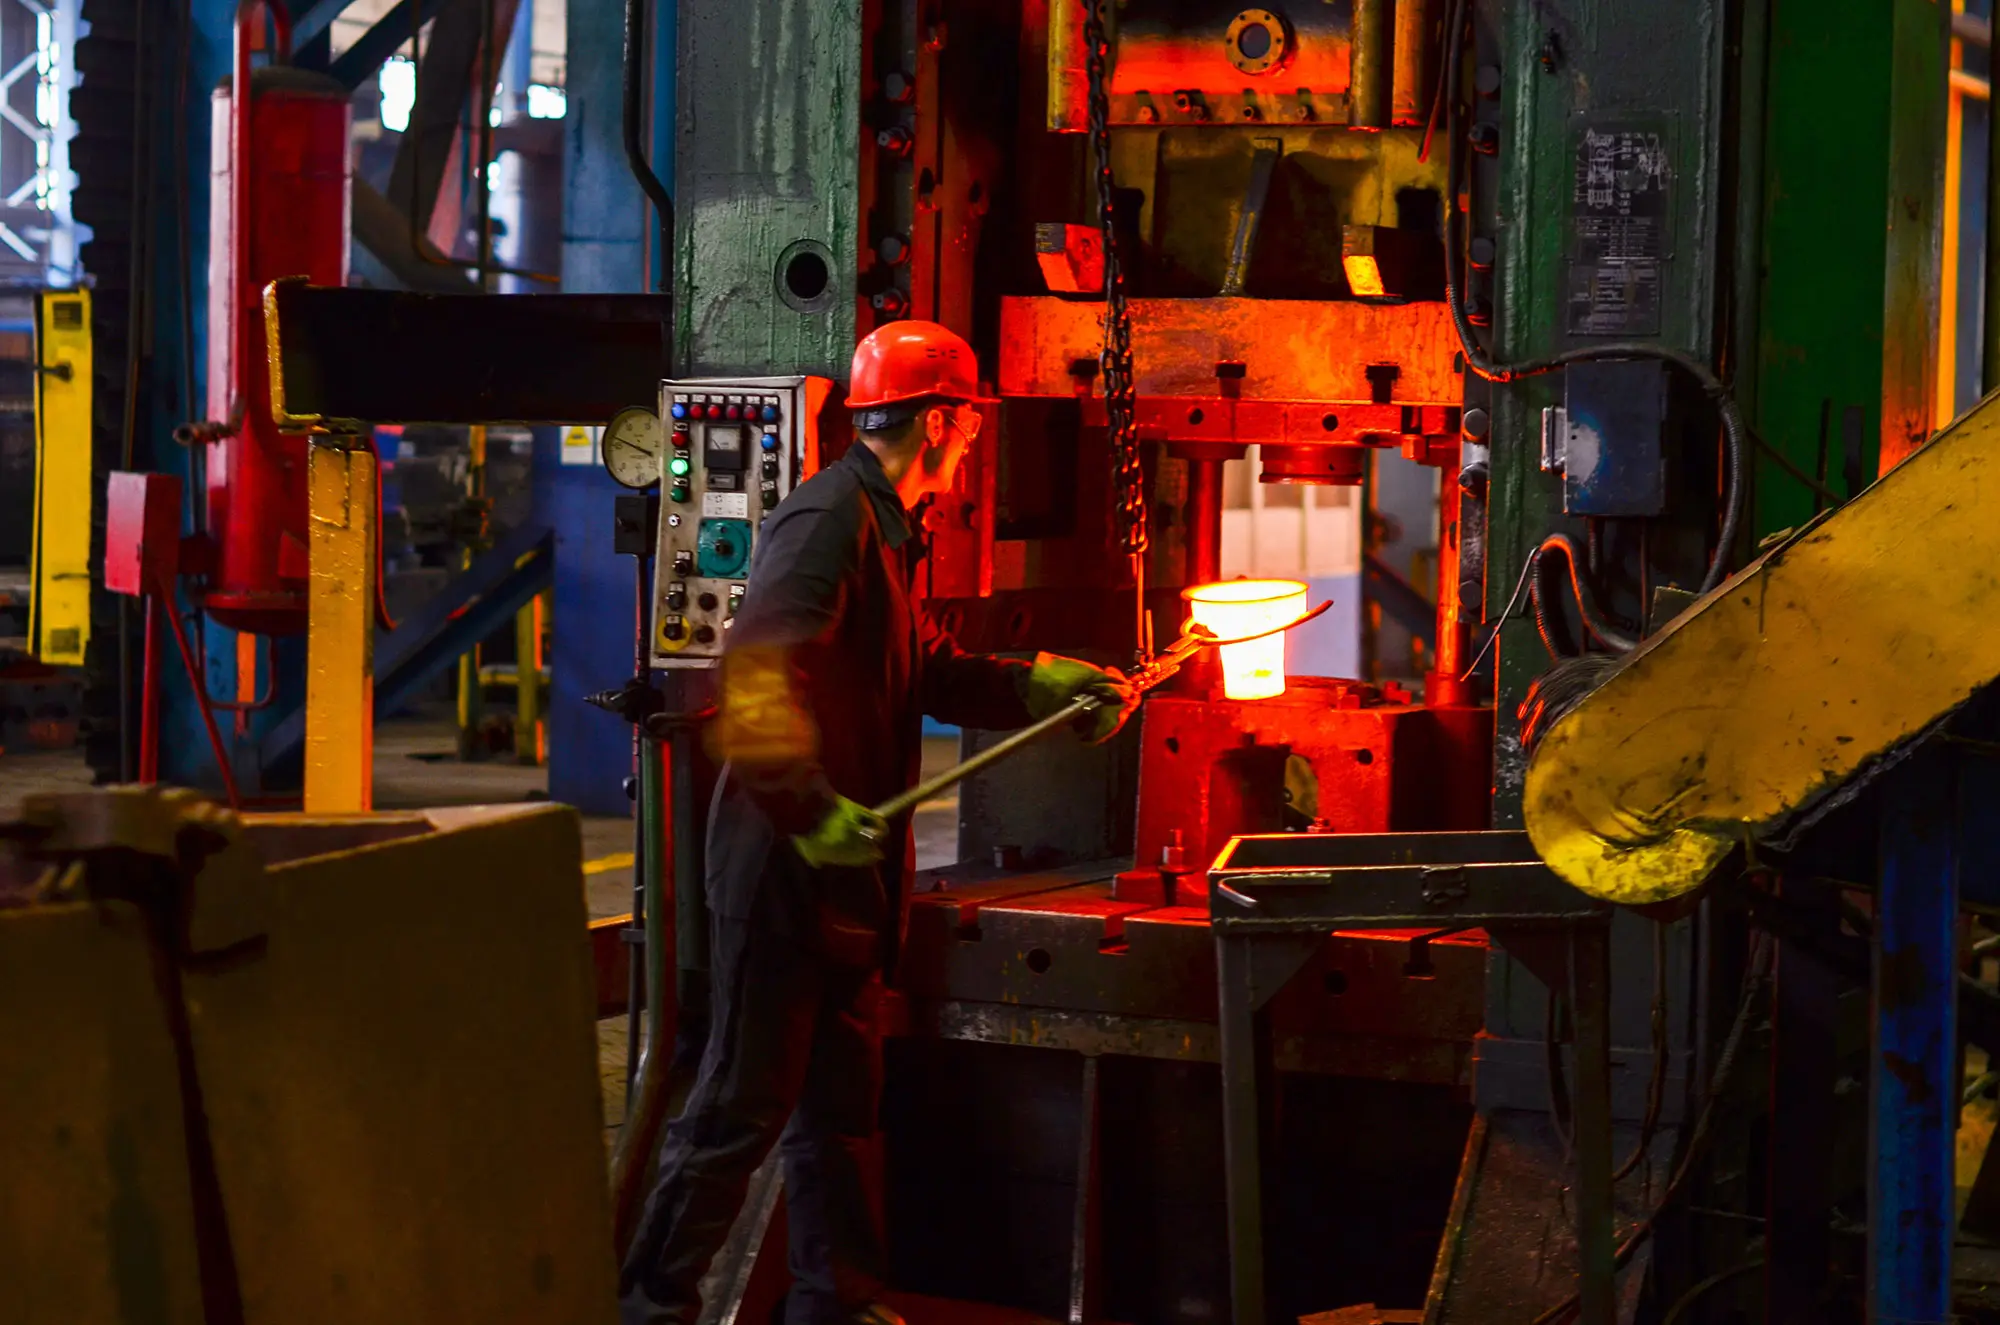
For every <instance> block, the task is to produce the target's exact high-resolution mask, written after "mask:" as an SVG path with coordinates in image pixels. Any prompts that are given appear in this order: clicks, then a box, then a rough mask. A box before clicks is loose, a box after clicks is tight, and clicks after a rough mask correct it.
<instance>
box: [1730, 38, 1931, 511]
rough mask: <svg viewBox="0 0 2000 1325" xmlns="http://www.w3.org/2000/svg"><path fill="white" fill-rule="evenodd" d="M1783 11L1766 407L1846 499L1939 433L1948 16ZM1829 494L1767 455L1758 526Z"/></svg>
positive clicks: (1759, 390)
mask: <svg viewBox="0 0 2000 1325" xmlns="http://www.w3.org/2000/svg"><path fill="white" fill-rule="evenodd" d="M1770 12H1771V20H1770V47H1769V61H1770V63H1769V67H1768V95H1767V98H1766V102H1765V139H1764V166H1765V176H1764V183H1763V190H1764V207H1763V238H1762V244H1761V253H1762V263H1763V280H1762V289H1761V298H1760V300H1759V303H1760V308H1759V314H1758V321H1759V336H1758V341H1757V353H1756V359H1755V365H1754V366H1755V377H1756V409H1755V411H1754V414H1753V417H1754V419H1755V426H1756V427H1757V429H1758V431H1759V433H1760V434H1761V435H1762V436H1763V437H1764V438H1765V440H1767V441H1768V442H1769V443H1770V444H1771V445H1772V446H1773V447H1775V448H1776V449H1778V450H1780V451H1782V452H1783V453H1784V454H1785V455H1786V456H1787V457H1789V458H1790V459H1791V460H1792V462H1793V463H1794V464H1796V465H1798V466H1799V467H1800V468H1801V469H1804V470H1805V471H1806V472H1808V473H1811V474H1814V475H1816V476H1819V475H1823V476H1824V479H1825V482H1826V484H1827V486H1828V487H1830V488H1832V489H1833V490H1834V491H1835V492H1837V493H1841V494H1843V495H1851V494H1852V493H1853V492H1854V491H1856V490H1858V487H1859V486H1862V485H1865V484H1866V483H1868V482H1869V481H1871V480H1873V478H1874V477H1875V474H1876V472H1877V468H1878V465H1879V463H1880V459H1881V458H1882V457H1883V456H1884V455H1885V454H1887V455H1889V456H1891V457H1899V456H1900V455H1902V454H1906V453H1907V451H1908V450H1909V449H1911V448H1912V447H1913V446H1914V445H1915V444H1916V443H1917V442H1920V441H1921V440H1922V438H1923V437H1924V436H1926V435H1928V432H1929V428H1930V413H1931V401H1932V398H1933V396H1934V394H1935V390H1934V384H1935V382H1936V365H1935V357H1936V348H1937V316H1938V314H1937V279H1938V270H1939V253H1938V246H1939V242H1940V241H1939V216H1938V207H1939V204H1940V201H1941V198H1942V193H1943V188H1942V179H1943V172H1944V157H1943V145H1944V118H1945V98H1946V80H1945V59H1946V49H1947V48H1946V45H1945V40H1946V36H1945V34H1946V32H1947V31H1948V24H1949V21H1950V11H1949V7H1948V6H1944V5H1940V4H1938V3H1936V0H1894V2H1893V3H1892V4H1888V5H1884V4H1882V3H1881V0H1772V3H1771V11H1770ZM1885 420H1886V423H1885ZM1820 504H1821V503H1820V502H1819V501H1818V500H1817V499H1816V497H1815V494H1814V493H1812V492H1811V491H1810V490H1808V489H1807V488H1805V487H1804V486H1803V485H1801V484H1800V483H1798V482H1797V481H1796V480H1794V479H1792V478H1791V477H1789V476H1787V475H1786V474H1784V473H1783V471H1782V470H1780V469H1778V468H1777V467H1776V466H1775V465H1773V464H1771V463H1770V462H1769V461H1768V460H1765V461H1763V462H1761V463H1760V464H1759V466H1758V469H1757V488H1756V505H1755V508H1754V514H1755V520H1754V524H1753V528H1754V530H1755V532H1756V533H1757V534H1758V535H1759V536H1762V535H1764V534H1768V533H1772V532H1775V531H1777V530H1781V529H1787V528H1796V527H1798V526H1799V525H1800V524H1803V523H1804V522H1805V521H1806V520H1809V519H1811V518H1812V515H1813V513H1814V511H1815V510H1816V509H1817V507H1818V505H1820Z"/></svg>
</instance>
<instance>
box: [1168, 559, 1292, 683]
mask: <svg viewBox="0 0 2000 1325" xmlns="http://www.w3.org/2000/svg"><path fill="white" fill-rule="evenodd" d="M1181 597H1183V598H1185V599H1187V604H1188V619H1189V620H1190V621H1192V622H1194V624H1195V625H1197V626H1203V627H1206V628H1207V629H1208V630H1209V631H1210V632H1211V633H1212V634H1213V635H1214V636H1215V637H1216V638H1217V639H1225V640H1233V639H1242V638H1243V636H1245V635H1257V634H1260V633H1261V632H1263V631H1266V630H1270V631H1275V632H1276V633H1275V634H1271V635H1265V636H1264V637H1263V638H1262V639H1253V640H1244V642H1243V643H1241V644H1225V645H1223V646H1222V647H1221V648H1220V649H1219V650H1218V652H1219V653H1221V655H1222V693H1223V694H1224V695H1225V696H1226V697H1228V698H1230V699H1276V698H1277V697H1278V696H1279V695H1282V694H1284V693H1285V634H1284V631H1283V630H1282V629H1280V627H1283V626H1287V625H1290V624H1291V623H1292V622H1295V621H1297V620H1298V619H1299V618H1300V617H1303V616H1304V615H1305V614H1306V586H1305V585H1303V584H1301V583H1300V582H1299V581H1297V580H1225V581H1223V582H1222V583H1220V584H1197V585H1195V586H1194V587H1193V588H1191V589H1184V590H1182V591H1181Z"/></svg>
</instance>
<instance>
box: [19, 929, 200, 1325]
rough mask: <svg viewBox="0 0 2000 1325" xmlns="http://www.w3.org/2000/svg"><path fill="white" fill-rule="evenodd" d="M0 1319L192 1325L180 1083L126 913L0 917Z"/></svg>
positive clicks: (194, 1293) (151, 976) (196, 1305)
mask: <svg viewBox="0 0 2000 1325" xmlns="http://www.w3.org/2000/svg"><path fill="white" fill-rule="evenodd" d="M0 1045H4V1046H5V1048H4V1049H0V1063H4V1064H5V1067H4V1068H0V1175H4V1176H0V1319H5V1320H6V1321H8V1322H10V1325H132V1323H133V1322H138V1321H145V1322H147V1325H200V1322H201V1321H202V1301H201V1285H200V1278H199V1274H198V1272H197V1269H196V1257H195V1243H194V1214H193V1204H192V1201H191V1198H190V1196H189V1191H188V1176H187V1168H188V1157H187V1141H186V1136H185V1134H184V1133H183V1131H182V1113H181V1095H180V1077H179V1074H178V1071H177V1069H176V1066H175V1061H174V1050H173V1042H172V1040H171V1038H170V1037H169V1034H168V1031H167V1021H166V1014H165V1010H164V1005H163V1004H162V1002H161V1000H160V991H159V987H158V985H157V984H156V983H155V969H154V958H153V952H152V948H151V946H150V944H149V943H148V941H147V938H146V932H145V926H144V924H143V922H142V921H141V919H140V917H139V913H138V911H137V910H136V909H135V908H133V907H131V906H129V905H127V904H125V903H119V902H113V903H104V904H101V905H86V904H75V905H60V906H47V907H36V908H32V909H25V910H12V911H0Z"/></svg>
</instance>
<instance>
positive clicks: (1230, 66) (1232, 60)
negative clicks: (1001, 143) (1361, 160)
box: [1048, 0, 1354, 132]
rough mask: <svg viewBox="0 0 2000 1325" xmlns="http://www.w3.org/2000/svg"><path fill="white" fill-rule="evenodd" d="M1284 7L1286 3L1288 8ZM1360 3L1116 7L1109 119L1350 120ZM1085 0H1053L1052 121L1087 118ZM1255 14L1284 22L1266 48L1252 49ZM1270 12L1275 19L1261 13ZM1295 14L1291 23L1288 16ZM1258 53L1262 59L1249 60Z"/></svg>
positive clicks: (1154, 1) (1268, 23)
mask: <svg viewBox="0 0 2000 1325" xmlns="http://www.w3.org/2000/svg"><path fill="white" fill-rule="evenodd" d="M1280 8H1282V7H1280ZM1353 8H1354V7H1353V6H1352V5H1351V4H1348V5H1331V4H1329V5H1310V6H1297V5H1294V6H1292V8H1291V10H1290V12H1289V13H1287V14H1286V16H1285V19H1280V18H1278V16H1277V15H1276V14H1275V13H1273V12H1272V10H1271V9H1269V8H1264V9H1256V8H1251V9H1245V8H1244V7H1243V6H1241V5H1239V4H1237V3H1235V0H1221V2H1220V3H1218V2H1217V0H1202V2H1199V3H1195V4H1192V5H1190V4H1188V3H1185V0H1180V2H1174V0H1168V2H1166V3H1163V2H1162V0H1149V2H1143V3H1138V4H1129V5H1126V6H1124V7H1122V8H1121V9H1119V10H1118V11H1117V20H1116V29H1115V32H1114V33H1113V36H1112V47H1113V58H1112V62H1111V70H1110V86H1109V91H1110V94H1111V107H1110V116H1109V121H1110V123H1112V124H1115V125H1157V124H1186V125H1198V124H1242V123H1245V122H1252V123H1254V122H1257V121H1263V120H1269V121H1278V122H1286V121H1291V122H1301V123H1311V122H1314V121H1318V122H1321V123H1328V124H1343V125H1344V124H1345V123H1346V122H1347V119H1348V85H1349V82H1350V79H1351V70H1352V65H1353V51H1352V45H1353V41H1352V28H1353ZM1085 11H1086V6H1085V4H1084V0H1056V2H1055V3H1053V4H1051V5H1050V6H1049V104H1048V127H1049V128H1051V129H1056V130H1061V131H1073V132H1081V131H1082V130H1083V129H1084V127H1085V126H1086V125H1087V124H1088V122H1089V111H1088V96H1087V92H1088V84H1087V80H1086V77H1085V70H1084V54H1085V49H1086V48H1085V46H1084V41H1083V22H1084V14H1085ZM1252 15H1257V16H1260V19H1259V25H1260V26H1265V27H1266V31H1267V32H1270V31H1272V29H1274V28H1275V29H1280V30H1281V31H1280V33H1279V35H1278V36H1277V37H1276V39H1275V40H1274V41H1272V42H1271V45H1270V46H1269V48H1268V50H1267V49H1266V48H1261V47H1255V46H1253V47H1248V48H1246V47H1245V46H1244V45H1243V44H1242V42H1241V40H1240V36H1239V34H1240V32H1241V29H1242V28H1243V27H1244V26H1246V22H1247V21H1248V20H1249V17H1250V16H1252ZM1266 15H1268V16H1269V17H1268V19H1263V18H1262V17H1261V16H1266ZM1287 19H1288V20H1289V22H1287V21H1286V20H1287ZM1251 50H1256V51H1257V52H1258V55H1257V58H1254V59H1252V58H1249V52H1250V51H1251Z"/></svg>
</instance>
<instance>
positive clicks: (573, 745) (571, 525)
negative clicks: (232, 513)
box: [537, 0, 677, 815]
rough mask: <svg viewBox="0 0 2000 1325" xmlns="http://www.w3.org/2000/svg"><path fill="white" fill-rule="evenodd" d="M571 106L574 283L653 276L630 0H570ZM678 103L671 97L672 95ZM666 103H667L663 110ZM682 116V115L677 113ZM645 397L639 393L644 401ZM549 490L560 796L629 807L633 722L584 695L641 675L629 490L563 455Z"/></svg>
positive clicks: (553, 773)
mask: <svg viewBox="0 0 2000 1325" xmlns="http://www.w3.org/2000/svg"><path fill="white" fill-rule="evenodd" d="M649 8H650V10H651V12H652V14H653V20H654V23H655V28H654V41H653V46H654V51H655V54H656V57H657V63H656V64H655V65H654V68H653V84H654V87H655V89H658V88H660V87H662V86H667V87H671V86H672V83H671V81H668V82H665V83H664V84H663V82H662V80H663V79H665V80H671V79H672V78H673V75H674V68H675V63H674V61H675V55H676V51H677V41H676V39H675V37H674V36H673V33H672V29H671V28H670V27H668V26H666V25H667V23H668V22H669V21H670V19H671V15H672V13H673V11H674V9H675V6H673V5H669V4H664V3H655V4H653V5H651V6H649ZM565 24H566V27H567V30H568V49H569V63H568V65H567V70H566V76H565V91H566V93H567V95H568V99H569V111H568V115H567V117H566V120H565V124H564V129H563V210H562V227H563V234H562V238H563V251H562V277H563V290H564V291H565V292H568V293H632V292H637V291H640V290H645V289H648V288H649V287H650V281H649V276H650V275H651V274H652V273H649V272H648V270H647V261H646V225H647V213H646V205H645V199H644V197H643V195H641V194H640V192H639V185H638V181H636V180H634V179H633V178H632V171H631V169H630V167H629V166H628V165H627V164H626V160H625V142H624V133H623V113H624V69H623V63H624V61H623V55H624V45H625V3H624V0H568V5H567V8H566V11H565ZM666 104H667V105H668V106H669V107H671V105H672V102H671V100H669V101H668V102H667V103H666ZM655 113H656V115H657V114H658V111H657V110H656V112H655ZM669 119H670V117H669ZM654 130H655V134H654V140H653V142H654V148H653V168H654V169H655V170H656V171H657V172H658V173H659V174H660V175H661V177H662V178H665V179H669V180H670V179H672V178H673V156H672V146H673V134H672V125H671V123H670V122H669V123H666V124H660V123H656V124H655V125H654ZM634 403H638V402H634ZM538 479H539V480H540V482H541V487H540V490H539V492H538V494H537V500H538V501H539V502H542V503H544V505H543V506H542V507H541V509H543V510H545V511H547V512H548V518H549V520H550V523H552V524H553V525H554V526H555V529H556V579H555V594H554V598H555V609H554V614H555V631H554V633H553V635H552V637H551V642H550V650H549V652H550V658H549V667H550V673H551V691H550V694H549V702H548V714H549V719H548V721H549V798H550V799H551V800H557V801H564V802H567V803H569V804H571V805H574V806H576V807H577V808H578V809H580V810H582V811H583V812H584V813H586V814H614V815H625V814H630V813H631V811H632V803H631V801H630V800H628V799H627V798H626V796H625V792H624V780H625V778H626V777H627V775H629V774H630V773H631V772H632V771H633V756H632V733H631V729H630V728H629V727H627V726H626V725H625V724H623V723H621V722H616V721H613V720H610V719H607V718H606V716H605V715H604V714H603V713H601V712H599V711H598V710H596V709H593V708H591V707H590V706H589V705H587V704H585V703H584V702H583V696H584V695H586V694H588V693H590V692H591V691H594V690H605V689H609V688H611V687H614V686H617V685H619V684H621V683H622V682H624V681H625V679H626V678H628V677H629V676H631V675H632V657H633V634H634V622H635V616H636V605H637V595H636V592H635V589H634V584H633V565H632V558H630V557H621V556H619V555H618V554H617V553H616V552H614V551H613V550H612V546H611V507H612V502H613V501H614V500H615V499H616V498H617V496H618V494H619V493H620V492H621V491H622V489H621V488H619V487H618V486H617V485H616V484H614V483H613V482H612V481H611V480H610V478H608V477H607V476H606V475H605V473H604V471H603V469H602V467H600V466H597V465H563V464H553V465H550V466H549V467H548V468H547V469H546V470H545V471H544V472H543V473H541V474H540V475H538Z"/></svg>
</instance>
